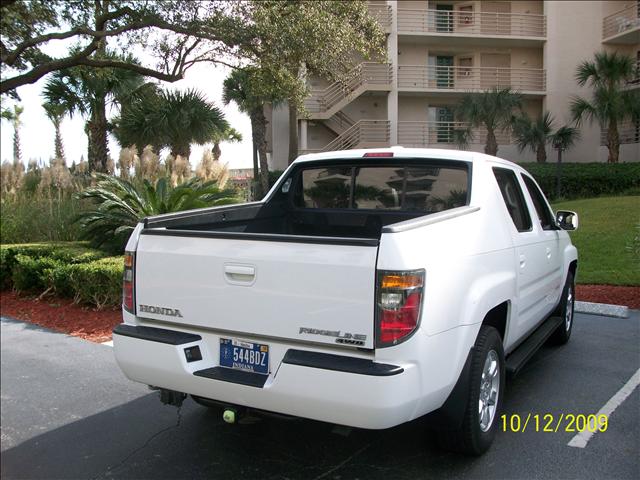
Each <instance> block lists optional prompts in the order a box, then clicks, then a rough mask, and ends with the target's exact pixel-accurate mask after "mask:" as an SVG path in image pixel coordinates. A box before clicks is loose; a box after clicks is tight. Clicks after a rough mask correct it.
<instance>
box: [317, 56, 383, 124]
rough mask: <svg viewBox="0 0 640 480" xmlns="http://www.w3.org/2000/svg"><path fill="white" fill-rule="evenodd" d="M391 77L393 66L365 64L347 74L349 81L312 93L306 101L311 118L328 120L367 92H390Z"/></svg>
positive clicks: (333, 84)
mask: <svg viewBox="0 0 640 480" xmlns="http://www.w3.org/2000/svg"><path fill="white" fill-rule="evenodd" d="M391 77H392V72H391V64H389V63H374V62H363V63H361V64H360V65H358V66H356V67H355V68H354V69H353V70H351V72H349V73H348V74H347V80H345V81H340V82H334V83H332V84H331V85H329V86H328V87H327V88H325V89H322V90H312V91H311V96H309V97H308V98H307V99H306V100H305V107H306V109H307V111H308V112H309V118H311V119H317V120H328V119H330V118H331V117H332V116H333V115H335V114H336V113H337V112H339V111H340V110H342V108H344V107H345V106H346V105H348V104H349V103H350V102H352V101H353V100H354V99H355V98H357V97H359V96H360V95H362V94H363V93H364V92H366V91H373V90H377V91H385V92H388V91H389V90H391Z"/></svg>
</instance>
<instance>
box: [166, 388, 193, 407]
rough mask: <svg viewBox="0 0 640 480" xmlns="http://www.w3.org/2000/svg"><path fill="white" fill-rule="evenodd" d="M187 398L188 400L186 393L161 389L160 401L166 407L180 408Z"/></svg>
mask: <svg viewBox="0 0 640 480" xmlns="http://www.w3.org/2000/svg"><path fill="white" fill-rule="evenodd" d="M185 398H187V394H186V393H182V392H176V391H174V390H166V389H164V388H161V389H160V401H161V402H162V403H164V404H165V405H173V406H174V407H178V408H180V407H181V406H182V402H184V399H185Z"/></svg>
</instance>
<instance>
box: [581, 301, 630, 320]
mask: <svg viewBox="0 0 640 480" xmlns="http://www.w3.org/2000/svg"><path fill="white" fill-rule="evenodd" d="M575 311H576V312H577V313H590V314H593V315H604V316H605V317H616V318H629V307H625V306H622V305H609V304H607V303H592V302H576V303H575Z"/></svg>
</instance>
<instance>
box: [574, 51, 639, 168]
mask: <svg viewBox="0 0 640 480" xmlns="http://www.w3.org/2000/svg"><path fill="white" fill-rule="evenodd" d="M634 74H635V62H634V61H633V59H632V58H631V57H630V56H627V55H622V54H619V53H618V52H613V53H607V52H599V53H596V54H595V57H594V59H593V60H592V61H591V60H587V61H584V62H582V63H581V64H580V65H579V66H578V70H577V71H576V81H577V83H578V85H580V86H581V87H583V86H585V85H589V86H590V87H592V88H593V95H592V98H591V100H588V99H586V98H583V97H579V96H575V97H573V99H572V101H571V113H572V114H573V118H574V120H575V121H576V125H577V126H580V124H581V123H582V122H583V121H584V120H587V121H588V122H590V123H593V122H594V121H597V122H598V123H599V124H600V128H602V129H603V130H605V129H606V131H607V148H608V149H609V158H608V162H609V163H617V162H618V158H619V155H620V136H619V134H618V124H619V123H620V122H622V121H623V120H625V119H627V118H633V119H634V120H637V119H638V118H639V117H640V111H639V110H640V106H639V105H640V93H638V91H637V90H625V89H624V88H623V87H624V86H625V84H626V82H627V81H629V80H631V79H632V78H633V76H634Z"/></svg>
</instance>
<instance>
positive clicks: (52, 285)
mask: <svg viewBox="0 0 640 480" xmlns="http://www.w3.org/2000/svg"><path fill="white" fill-rule="evenodd" d="M74 265H75V264H66V263H59V264H58V265H56V266H54V267H52V268H45V269H43V270H42V273H41V275H40V281H41V282H42V284H43V285H44V287H45V288H46V289H49V290H50V291H51V292H52V293H54V294H56V295H58V296H60V297H67V298H73V297H74V290H73V286H72V282H71V270H72V268H73V267H74Z"/></svg>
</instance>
